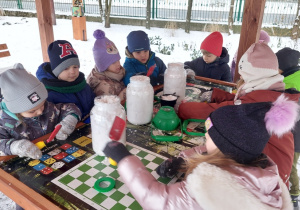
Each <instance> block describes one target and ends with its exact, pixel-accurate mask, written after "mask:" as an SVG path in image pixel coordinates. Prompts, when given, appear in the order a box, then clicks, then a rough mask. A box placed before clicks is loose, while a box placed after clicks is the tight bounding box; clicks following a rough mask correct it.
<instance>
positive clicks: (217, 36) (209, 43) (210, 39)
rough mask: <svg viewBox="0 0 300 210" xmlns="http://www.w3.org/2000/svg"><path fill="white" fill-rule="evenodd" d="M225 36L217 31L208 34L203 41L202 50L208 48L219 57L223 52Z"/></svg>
mask: <svg viewBox="0 0 300 210" xmlns="http://www.w3.org/2000/svg"><path fill="white" fill-rule="evenodd" d="M222 47H223V36H222V34H221V33H220V32H218V31H215V32H212V33H211V34H210V35H208V36H207V37H206V38H205V39H204V40H203V42H202V43H201V46H200V50H206V51H208V52H210V53H212V54H214V55H216V56H218V57H220V55H221V54H222Z"/></svg>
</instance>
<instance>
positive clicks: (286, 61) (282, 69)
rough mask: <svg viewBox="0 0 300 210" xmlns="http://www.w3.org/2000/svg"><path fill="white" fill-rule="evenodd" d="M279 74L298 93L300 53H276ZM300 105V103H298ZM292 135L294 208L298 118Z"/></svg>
mask: <svg viewBox="0 0 300 210" xmlns="http://www.w3.org/2000/svg"><path fill="white" fill-rule="evenodd" d="M276 56H277V59H278V64H279V73H280V74H282V75H283V76H284V80H283V82H284V83H285V88H286V89H289V88H295V89H296V90H298V91H300V67H299V66H298V62H299V58H300V52H299V51H297V50H293V49H291V48H289V47H285V48H283V49H281V50H279V51H278V52H277V53H276ZM299 103H300V101H299ZM292 133H293V134H294V147H295V153H294V162H293V166H292V171H291V175H290V179H289V181H290V183H291V188H290V194H291V197H292V201H293V204H294V207H298V196H299V195H300V190H299V176H298V171H297V163H298V160H299V156H300V116H299V121H298V122H297V124H296V126H295V129H294V130H293V131H292Z"/></svg>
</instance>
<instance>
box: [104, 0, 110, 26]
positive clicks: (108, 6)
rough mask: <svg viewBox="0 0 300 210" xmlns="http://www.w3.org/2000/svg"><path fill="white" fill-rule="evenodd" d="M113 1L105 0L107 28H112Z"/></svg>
mask: <svg viewBox="0 0 300 210" xmlns="http://www.w3.org/2000/svg"><path fill="white" fill-rule="evenodd" d="M111 2H112V0H105V25H104V27H105V28H110V21H109V17H110V10H111Z"/></svg>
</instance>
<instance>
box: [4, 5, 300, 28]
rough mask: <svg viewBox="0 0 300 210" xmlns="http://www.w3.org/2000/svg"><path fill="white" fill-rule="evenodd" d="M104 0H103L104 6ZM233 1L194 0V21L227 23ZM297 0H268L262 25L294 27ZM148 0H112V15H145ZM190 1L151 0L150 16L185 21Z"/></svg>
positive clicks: (94, 9)
mask: <svg viewBox="0 0 300 210" xmlns="http://www.w3.org/2000/svg"><path fill="white" fill-rule="evenodd" d="M104 2H105V0H102V2H101V3H102V5H103V8H105V5H104ZM230 2H231V1H230V0H193V5H192V15H191V21H192V22H197V21H201V22H221V23H227V21H228V15H229V9H230ZM244 2H245V0H235V4H234V17H233V18H234V23H235V24H239V23H241V22H242V18H243V10H244ZM83 3H84V11H85V14H87V15H100V10H99V0H83ZM297 4H298V1H297V0H267V1H266V5H265V10H264V17H263V25H276V26H278V25H279V26H286V27H287V26H291V25H293V23H294V20H295V17H296V12H297ZM0 7H2V8H4V9H22V10H36V9H35V0H0ZM71 7H72V0H54V8H55V12H56V14H66V13H67V14H70V13H71ZM146 7H147V0H113V1H112V7H111V16H124V17H136V18H146ZM187 7H188V0H152V1H151V19H153V20H155V19H164V20H176V21H185V20H186V13H187Z"/></svg>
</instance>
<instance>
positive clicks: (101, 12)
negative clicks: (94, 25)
mask: <svg viewBox="0 0 300 210" xmlns="http://www.w3.org/2000/svg"><path fill="white" fill-rule="evenodd" d="M98 2H99V13H100V23H102V22H103V7H102V0H99V1H98Z"/></svg>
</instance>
